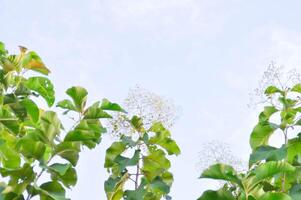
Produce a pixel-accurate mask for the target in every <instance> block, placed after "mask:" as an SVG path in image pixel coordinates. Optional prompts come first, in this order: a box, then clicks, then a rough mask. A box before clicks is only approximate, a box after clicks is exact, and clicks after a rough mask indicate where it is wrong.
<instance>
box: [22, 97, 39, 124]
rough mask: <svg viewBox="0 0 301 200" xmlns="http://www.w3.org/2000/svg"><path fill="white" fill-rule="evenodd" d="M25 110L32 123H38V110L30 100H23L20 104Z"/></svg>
mask: <svg viewBox="0 0 301 200" xmlns="http://www.w3.org/2000/svg"><path fill="white" fill-rule="evenodd" d="M20 103H21V104H22V105H23V106H24V107H25V109H26V112H27V113H28V115H29V116H30V117H31V119H32V121H33V122H35V123H36V122H38V121H39V118H40V110H39V108H38V106H37V105H36V104H35V103H34V102H33V101H32V100H30V99H23V100H22V101H21V102H20Z"/></svg>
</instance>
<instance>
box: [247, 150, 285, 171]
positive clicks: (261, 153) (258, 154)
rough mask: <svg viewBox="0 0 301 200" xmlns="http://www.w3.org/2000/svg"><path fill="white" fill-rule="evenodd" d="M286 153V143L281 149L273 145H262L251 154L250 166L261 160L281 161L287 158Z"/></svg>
mask: <svg viewBox="0 0 301 200" xmlns="http://www.w3.org/2000/svg"><path fill="white" fill-rule="evenodd" d="M286 155H287V149H286V147H285V146H284V145H283V146H282V147H281V148H279V149H278V148H275V147H271V146H260V147H258V148H257V149H255V150H254V152H253V153H252V154H251V156H250V160H249V166H251V165H253V164H254V163H256V162H258V161H261V160H266V161H280V160H282V159H284V158H286Z"/></svg>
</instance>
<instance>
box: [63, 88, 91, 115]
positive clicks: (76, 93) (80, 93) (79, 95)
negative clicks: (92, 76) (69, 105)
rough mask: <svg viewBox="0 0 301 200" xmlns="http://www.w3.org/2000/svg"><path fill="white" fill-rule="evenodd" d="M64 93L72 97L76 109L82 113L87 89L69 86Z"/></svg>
mask: <svg viewBox="0 0 301 200" xmlns="http://www.w3.org/2000/svg"><path fill="white" fill-rule="evenodd" d="M66 93H67V94H68V95H69V96H70V97H71V98H72V100H73V103H74V105H75V108H76V110H77V111H78V112H80V113H82V112H83V111H84V108H85V105H86V101H87V95H88V92H87V90H86V89H85V88H83V87H71V88H69V89H68V90H67V91H66Z"/></svg>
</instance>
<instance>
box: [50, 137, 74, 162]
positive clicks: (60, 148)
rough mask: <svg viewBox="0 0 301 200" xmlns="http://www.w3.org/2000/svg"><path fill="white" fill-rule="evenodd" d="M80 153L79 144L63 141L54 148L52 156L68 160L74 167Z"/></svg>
mask: <svg viewBox="0 0 301 200" xmlns="http://www.w3.org/2000/svg"><path fill="white" fill-rule="evenodd" d="M79 152H80V143H79V142H68V141H64V142H61V143H59V144H58V145H57V146H56V147H55V151H54V155H59V156H61V157H62V158H64V159H66V160H68V161H69V162H70V163H71V164H72V165H73V166H76V164H77V161H78V158H79V155H78V153H79Z"/></svg>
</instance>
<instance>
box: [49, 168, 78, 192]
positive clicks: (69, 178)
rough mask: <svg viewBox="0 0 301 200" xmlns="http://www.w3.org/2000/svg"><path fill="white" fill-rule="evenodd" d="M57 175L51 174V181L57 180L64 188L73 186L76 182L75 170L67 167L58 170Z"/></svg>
mask: <svg viewBox="0 0 301 200" xmlns="http://www.w3.org/2000/svg"><path fill="white" fill-rule="evenodd" d="M57 171H58V172H57V173H53V172H52V173H51V179H52V180H57V181H60V182H61V183H63V184H64V185H65V186H66V187H68V188H69V187H70V186H74V185H75V184H76V182H77V173H76V170H75V169H74V168H73V167H71V166H70V165H69V167H68V168H67V166H64V167H63V168H62V169H58V170H57Z"/></svg>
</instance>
